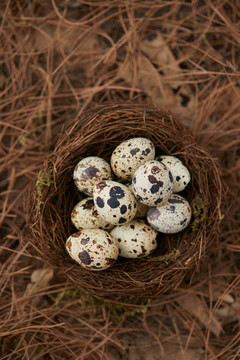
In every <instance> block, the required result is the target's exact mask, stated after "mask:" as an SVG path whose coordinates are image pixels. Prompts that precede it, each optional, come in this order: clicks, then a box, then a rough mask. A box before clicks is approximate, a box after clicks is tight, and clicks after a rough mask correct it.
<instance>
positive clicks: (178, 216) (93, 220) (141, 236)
mask: <svg viewBox="0 0 240 360" xmlns="http://www.w3.org/2000/svg"><path fill="white" fill-rule="evenodd" d="M114 177H115V178H116V181H115V180H114ZM190 178H191V177H190V173H189V171H188V169H187V168H186V166H184V165H183V163H182V162H181V160H179V159H178V158H176V157H174V156H168V155H162V156H158V157H156V158H155V147H154V144H153V143H152V142H151V141H150V140H149V139H146V138H133V139H129V140H126V141H124V142H122V143H121V144H120V145H118V146H117V147H116V149H115V150H114V151H113V153H112V155H111V165H110V164H109V163H108V162H107V161H105V160H104V159H102V158H100V157H97V156H90V157H86V158H84V159H82V160H81V161H80V162H79V163H78V164H77V165H76V167H75V169H74V173H73V180H74V183H75V185H76V187H77V188H78V190H79V191H80V192H81V193H83V194H85V195H87V196H88V197H87V198H85V199H83V200H82V201H80V202H79V203H78V204H77V205H76V206H75V207H74V209H73V210H72V213H71V220H72V223H73V225H74V226H75V227H76V228H77V229H78V230H79V231H78V232H76V233H74V234H73V235H71V236H70V237H69V238H68V239H67V242H66V249H67V251H68V253H69V255H70V256H71V257H72V258H73V259H74V260H75V261H76V262H78V263H79V264H80V265H82V266H83V267H85V268H87V269H90V270H104V269H107V268H108V267H110V266H111V265H112V264H113V263H114V262H115V261H116V260H117V258H118V256H121V257H125V258H140V257H144V256H148V255H149V254H151V253H152V252H153V251H154V250H155V249H156V247H157V240H156V237H157V234H158V232H160V233H165V234H173V233H177V232H179V231H182V230H183V229H185V228H186V227H187V226H188V224H189V222H190V220H191V214H192V212H191V207H190V205H189V203H188V201H187V200H186V199H185V198H184V197H182V196H180V195H177V194H176V193H178V192H180V191H182V190H184V189H185V187H186V186H187V184H188V183H189V182H190ZM145 219H147V221H146V220H145Z"/></svg>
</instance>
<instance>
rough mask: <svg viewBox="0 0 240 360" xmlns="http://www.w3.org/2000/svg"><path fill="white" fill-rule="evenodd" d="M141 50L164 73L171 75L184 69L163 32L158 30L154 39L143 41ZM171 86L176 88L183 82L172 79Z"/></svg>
mask: <svg viewBox="0 0 240 360" xmlns="http://www.w3.org/2000/svg"><path fill="white" fill-rule="evenodd" d="M141 50H142V51H143V53H144V54H145V55H146V56H147V57H148V58H149V59H150V60H151V61H152V62H153V63H154V64H156V65H158V66H160V68H161V71H162V72H163V73H164V74H166V75H169V74H170V75H171V76H173V75H178V74H181V72H182V70H181V68H180V67H179V65H178V63H177V60H176V58H175V57H174V55H173V53H172V51H171V50H170V48H169V47H168V45H167V44H166V42H165V40H164V38H163V37H162V35H161V33H159V32H157V35H156V37H155V38H154V39H153V40H144V41H143V42H142V43H141ZM170 86H171V88H173V89H176V88H178V87H179V86H181V82H180V81H172V82H171V85H170Z"/></svg>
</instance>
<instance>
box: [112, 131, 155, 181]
mask: <svg viewBox="0 0 240 360" xmlns="http://www.w3.org/2000/svg"><path fill="white" fill-rule="evenodd" d="M154 157H155V147H154V145H153V143H152V141H150V140H149V139H146V138H141V137H138V138H133V139H128V140H126V141H124V142H122V143H121V144H119V145H118V146H117V147H116V149H115V150H114V151H113V153H112V156H111V167H112V170H113V172H114V174H116V175H117V176H118V177H119V179H121V180H131V179H132V177H133V174H134V172H135V171H136V170H137V168H138V167H139V166H140V165H143V164H144V163H145V162H147V161H149V160H153V159H154Z"/></svg>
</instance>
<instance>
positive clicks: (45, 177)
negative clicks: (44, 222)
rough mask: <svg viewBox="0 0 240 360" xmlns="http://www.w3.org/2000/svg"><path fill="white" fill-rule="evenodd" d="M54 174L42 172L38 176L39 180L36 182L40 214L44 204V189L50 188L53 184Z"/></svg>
mask: <svg viewBox="0 0 240 360" xmlns="http://www.w3.org/2000/svg"><path fill="white" fill-rule="evenodd" d="M51 173H52V172H51V171H50V172H47V171H40V172H39V174H38V179H37V182H36V189H37V205H38V212H40V208H41V205H42V204H43V202H42V194H43V187H44V186H48V187H49V186H50V185H51V184H52V183H53V180H52V174H51Z"/></svg>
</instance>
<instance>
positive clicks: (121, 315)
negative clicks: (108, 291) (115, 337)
mask: <svg viewBox="0 0 240 360" xmlns="http://www.w3.org/2000/svg"><path fill="white" fill-rule="evenodd" d="M65 296H74V297H76V296H77V297H78V301H79V303H80V304H81V306H82V307H83V308H84V309H89V308H93V307H94V308H100V309H101V308H104V309H106V310H109V311H110V312H111V314H112V315H113V316H114V317H115V318H117V319H118V320H122V319H125V318H126V317H129V316H133V317H134V316H135V315H136V314H138V313H142V314H143V313H145V312H146V311H147V310H148V307H149V303H150V300H149V299H148V300H147V302H146V303H144V304H142V303H141V301H140V300H138V299H137V300H134V301H131V300H130V299H125V300H123V301H122V303H113V302H111V301H107V300H101V299H97V298H95V297H94V296H92V295H89V294H86V293H84V292H82V291H80V290H77V289H76V290H66V291H63V292H61V293H59V294H58V296H57V298H56V301H55V306H57V307H58V306H59V304H60V301H61V300H62V299H63V297H65ZM131 305H133V306H132V307H131Z"/></svg>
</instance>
